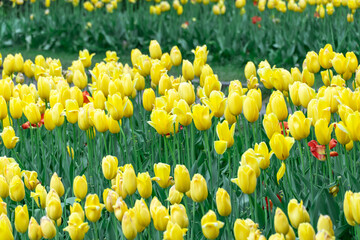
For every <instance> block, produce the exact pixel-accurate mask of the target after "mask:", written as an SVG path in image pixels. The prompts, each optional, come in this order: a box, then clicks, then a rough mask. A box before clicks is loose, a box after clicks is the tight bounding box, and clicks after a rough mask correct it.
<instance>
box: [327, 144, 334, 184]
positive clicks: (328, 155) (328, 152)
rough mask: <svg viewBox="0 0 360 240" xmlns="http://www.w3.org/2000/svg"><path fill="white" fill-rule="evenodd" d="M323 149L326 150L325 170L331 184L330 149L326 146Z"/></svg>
mask: <svg viewBox="0 0 360 240" xmlns="http://www.w3.org/2000/svg"><path fill="white" fill-rule="evenodd" d="M325 148H326V163H327V168H328V171H329V180H330V183H332V182H333V173H332V167H331V158H330V147H329V145H326V146H325Z"/></svg>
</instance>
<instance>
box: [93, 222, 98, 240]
mask: <svg viewBox="0 0 360 240" xmlns="http://www.w3.org/2000/svg"><path fill="white" fill-rule="evenodd" d="M93 225H94V229H93V230H94V237H95V240H99V231H98V229H97V225H96V222H94V223H93Z"/></svg>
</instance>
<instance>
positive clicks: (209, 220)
mask: <svg viewBox="0 0 360 240" xmlns="http://www.w3.org/2000/svg"><path fill="white" fill-rule="evenodd" d="M223 226H224V223H223V222H221V221H218V220H217V219H216V214H215V213H214V211H212V210H209V212H207V213H206V214H205V215H204V216H203V217H202V218H201V229H202V232H203V234H204V236H205V237H206V238H207V239H215V238H217V237H218V236H219V232H220V228H222V227H223Z"/></svg>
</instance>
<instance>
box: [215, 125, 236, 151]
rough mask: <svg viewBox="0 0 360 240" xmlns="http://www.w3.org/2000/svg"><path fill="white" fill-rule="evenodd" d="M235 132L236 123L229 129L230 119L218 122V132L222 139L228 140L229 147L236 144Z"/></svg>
mask: <svg viewBox="0 0 360 240" xmlns="http://www.w3.org/2000/svg"><path fill="white" fill-rule="evenodd" d="M234 132H235V124H233V125H232V126H231V128H230V129H229V124H228V121H226V120H225V121H223V122H222V123H218V125H217V126H216V134H217V136H218V138H219V139H220V141H226V142H227V147H228V148H230V147H232V145H233V144H234Z"/></svg>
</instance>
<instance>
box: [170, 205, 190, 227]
mask: <svg viewBox="0 0 360 240" xmlns="http://www.w3.org/2000/svg"><path fill="white" fill-rule="evenodd" d="M170 222H173V223H176V224H178V225H179V226H180V227H181V228H187V227H188V226H189V219H188V216H187V214H186V209H185V207H184V206H183V205H182V204H174V205H171V206H170Z"/></svg>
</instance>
